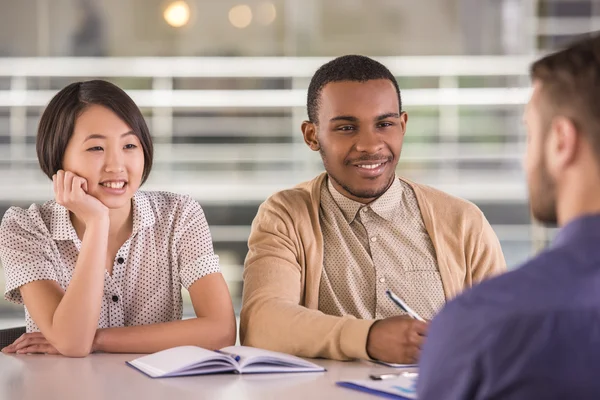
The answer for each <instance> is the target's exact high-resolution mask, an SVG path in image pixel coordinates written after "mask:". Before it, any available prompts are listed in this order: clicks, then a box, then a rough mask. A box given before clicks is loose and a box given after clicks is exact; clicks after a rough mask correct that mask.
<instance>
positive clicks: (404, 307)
mask: <svg viewBox="0 0 600 400" xmlns="http://www.w3.org/2000/svg"><path fill="white" fill-rule="evenodd" d="M385 294H387V296H388V297H389V298H390V300H392V301H393V302H394V303H396V305H397V306H398V307H400V308H401V309H402V311H404V312H406V313H407V314H408V315H410V316H411V317H413V318H414V319H416V320H417V321H421V322H425V320H424V319H423V318H421V317H420V316H419V314H417V313H416V312H414V311H413V310H412V308H410V307H409V306H408V305H407V304H406V303H405V302H403V301H402V299H401V298H400V297H398V296H396V295H395V294H394V292H392V291H391V290H386V291H385Z"/></svg>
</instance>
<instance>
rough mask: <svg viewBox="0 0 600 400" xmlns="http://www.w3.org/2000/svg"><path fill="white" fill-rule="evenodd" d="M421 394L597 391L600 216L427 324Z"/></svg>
mask: <svg viewBox="0 0 600 400" xmlns="http://www.w3.org/2000/svg"><path fill="white" fill-rule="evenodd" d="M418 393H419V399H420V400H434V399H435V400H439V399H444V400H453V399H503V400H505V399H506V400H508V399H527V400H531V399H533V400H537V399H544V400H545V399H577V400H585V399H600V215H594V216H586V217H581V218H579V219H576V220H574V221H572V222H571V223H569V224H568V225H566V226H565V227H564V228H562V229H561V230H560V232H559V234H558V236H557V237H556V239H555V241H554V243H553V244H552V246H551V247H550V248H549V249H547V250H545V251H544V252H542V253H541V254H540V255H538V256H537V257H535V258H534V259H532V260H531V261H529V262H527V263H526V264H525V265H524V266H522V267H521V268H519V269H517V270H514V271H512V272H509V273H507V274H504V275H502V276H499V277H497V278H495V279H492V280H489V281H486V282H483V283H481V284H479V285H478V286H476V287H474V288H473V289H471V290H469V291H467V292H465V293H464V294H463V295H461V296H459V297H458V298H456V299H455V300H453V301H451V302H450V303H448V304H447V305H446V307H445V308H444V309H443V310H442V311H441V312H440V313H439V314H438V316H436V317H435V318H434V320H433V322H432V323H431V326H430V329H429V332H428V337H427V340H426V342H425V346H424V348H423V353H422V356H421V361H420V371H419V382H418Z"/></svg>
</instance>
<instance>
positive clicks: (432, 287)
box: [319, 179, 445, 319]
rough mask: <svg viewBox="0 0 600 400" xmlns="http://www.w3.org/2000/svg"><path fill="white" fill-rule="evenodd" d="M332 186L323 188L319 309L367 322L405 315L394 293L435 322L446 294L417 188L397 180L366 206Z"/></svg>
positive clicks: (424, 316) (329, 184)
mask: <svg viewBox="0 0 600 400" xmlns="http://www.w3.org/2000/svg"><path fill="white" fill-rule="evenodd" d="M327 182H328V183H327V185H323V188H322V190H321V208H320V222H321V230H322V232H323V244H324V246H323V247H324V249H323V252H324V253H323V273H322V275H321V283H320V287H319V310H321V311H322V312H324V313H325V314H329V315H336V316H343V315H353V316H355V317H356V318H362V319H382V318H388V317H391V316H394V315H402V314H405V313H404V312H403V311H401V310H400V309H399V308H398V307H397V306H396V305H395V304H394V303H393V302H392V301H391V300H390V299H389V298H388V297H387V296H386V294H385V291H386V289H390V290H392V291H393V292H394V293H396V294H397V295H398V296H399V297H401V298H402V299H403V300H404V301H405V302H406V303H407V304H408V306H409V307H411V308H412V309H413V310H414V311H416V312H417V313H418V314H419V315H420V316H421V317H423V318H426V319H431V318H432V317H433V316H434V315H435V314H436V313H437V312H438V311H439V310H440V309H441V307H442V306H443V305H444V302H445V295H444V289H443V286H442V279H441V277H440V273H439V270H438V264H437V258H436V255H435V250H434V247H433V243H432V242H431V238H430V237H429V234H428V233H427V230H426V229H425V224H424V223H423V218H422V216H421V212H420V209H419V205H418V203H417V199H416V196H415V194H414V192H413V190H412V188H411V187H410V186H409V185H408V184H406V183H405V182H403V181H401V180H399V179H395V180H394V182H393V183H392V185H391V186H390V188H389V189H388V190H387V191H386V192H385V193H384V194H383V195H382V196H381V197H379V198H378V199H377V200H375V201H373V202H372V203H370V204H368V205H364V204H361V203H358V202H356V201H353V200H350V199H348V198H347V197H345V196H343V195H342V194H341V193H339V192H338V191H337V190H336V189H335V188H334V187H333V185H332V184H331V180H330V179H327Z"/></svg>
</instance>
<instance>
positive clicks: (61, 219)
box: [0, 191, 220, 332]
mask: <svg viewBox="0 0 600 400" xmlns="http://www.w3.org/2000/svg"><path fill="white" fill-rule="evenodd" d="M132 210H133V231H132V235H131V237H130V238H129V239H128V240H127V241H126V242H125V243H124V244H123V246H121V248H120V249H119V251H118V252H117V255H116V257H115V260H114V266H113V273H112V275H109V274H108V271H105V273H104V296H103V298H102V309H101V312H100V319H99V321H98V328H108V327H119V326H131V325H145V324H155V323H160V322H168V321H173V320H177V319H181V316H182V311H183V305H182V299H181V286H183V287H185V288H186V289H188V288H189V287H190V286H191V285H192V284H193V283H194V282H195V281H196V280H198V279H200V278H202V277H203V276H205V275H208V274H212V273H216V272H220V268H219V258H218V256H216V255H215V254H214V252H213V246H212V239H211V235H210V231H209V229H208V224H207V222H206V218H205V217H204V212H203V211H202V208H201V207H200V205H199V204H198V203H197V202H196V201H194V200H193V199H192V198H190V197H189V196H182V195H176V194H172V193H165V192H143V191H138V192H137V193H136V194H135V196H134V198H133V207H132ZM80 249H81V241H80V240H79V238H78V237H77V234H76V232H75V229H74V228H73V225H72V224H71V220H70V217H69V211H68V210H67V209H66V208H65V207H63V206H61V205H59V204H57V203H56V202H54V201H49V202H46V203H44V204H43V205H41V206H40V205H37V204H33V205H31V206H30V207H29V209H27V210H25V209H22V208H18V207H11V208H10V209H9V210H8V211H7V212H6V214H5V215H4V218H3V220H2V224H1V225H0V260H1V261H2V266H3V267H4V273H5V275H6V290H5V293H4V297H5V298H6V299H7V300H9V301H12V302H14V303H18V304H22V303H23V299H22V298H21V293H20V291H19V288H20V287H21V286H23V285H25V284H27V283H29V282H32V281H36V280H53V281H56V282H58V284H59V285H60V287H61V288H62V289H64V290H66V289H67V287H68V286H69V282H70V281H71V277H72V276H73V272H74V269H75V264H76V262H77V256H78V255H79V251H80ZM25 316H26V323H27V331H28V332H36V331H39V329H38V327H37V326H36V324H35V322H34V321H33V320H32V319H31V317H30V315H29V313H28V312H27V309H25Z"/></svg>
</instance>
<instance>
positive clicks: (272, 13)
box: [256, 1, 277, 25]
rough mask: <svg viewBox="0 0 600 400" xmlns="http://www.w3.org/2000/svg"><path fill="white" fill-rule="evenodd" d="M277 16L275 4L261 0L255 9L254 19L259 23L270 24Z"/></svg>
mask: <svg viewBox="0 0 600 400" xmlns="http://www.w3.org/2000/svg"><path fill="white" fill-rule="evenodd" d="M275 18H277V9H276V8H275V4H273V3H271V2H270V1H265V2H262V3H260V4H259V5H258V7H257V9H256V21H257V22H258V23H259V24H261V25H271V24H272V23H273V22H274V21H275Z"/></svg>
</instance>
